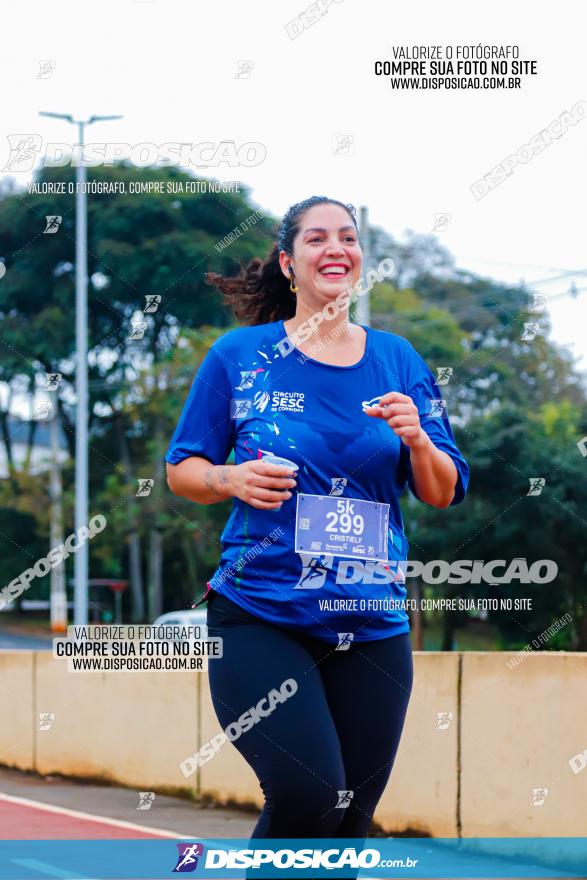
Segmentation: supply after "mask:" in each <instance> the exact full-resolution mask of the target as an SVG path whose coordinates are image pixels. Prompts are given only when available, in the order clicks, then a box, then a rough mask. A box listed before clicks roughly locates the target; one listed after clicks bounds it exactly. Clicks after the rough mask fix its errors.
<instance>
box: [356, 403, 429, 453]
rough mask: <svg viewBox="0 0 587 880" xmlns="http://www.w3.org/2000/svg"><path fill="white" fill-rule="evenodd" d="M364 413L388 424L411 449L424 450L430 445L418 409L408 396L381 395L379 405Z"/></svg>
mask: <svg viewBox="0 0 587 880" xmlns="http://www.w3.org/2000/svg"><path fill="white" fill-rule="evenodd" d="M363 412H365V413H366V414H367V415H368V416H374V417H375V418H377V419H383V420H384V421H385V422H387V424H388V425H389V427H390V428H391V429H392V431H393V432H394V433H395V434H397V436H398V437H399V438H400V440H401V441H402V443H404V444H405V445H406V446H408V447H409V448H410V449H418V448H423V447H424V446H426V445H427V444H428V443H430V438H429V437H428V434H427V433H426V431H424V429H423V428H422V426H421V425H420V416H419V415H418V407H417V406H416V404H415V403H414V401H413V400H412V398H411V397H408V395H407V394H400V392H399V391H388V392H387V394H382V395H381V397H380V399H379V403H378V404H376V405H375V406H366V407H364V409H363Z"/></svg>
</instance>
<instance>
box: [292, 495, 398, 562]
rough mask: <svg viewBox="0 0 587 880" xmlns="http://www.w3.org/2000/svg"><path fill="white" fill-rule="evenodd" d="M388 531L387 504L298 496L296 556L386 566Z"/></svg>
mask: <svg viewBox="0 0 587 880" xmlns="http://www.w3.org/2000/svg"><path fill="white" fill-rule="evenodd" d="M388 527H389V504H381V503H380V502H378V501H364V500H363V499H361V498H340V497H337V496H335V495H307V494H305V493H303V492H299V493H298V496H297V507H296V531H295V552H296V553H312V554H314V553H326V554H328V555H331V556H349V557H351V558H352V559H372V560H375V561H381V562H387V558H388V554H387V535H388Z"/></svg>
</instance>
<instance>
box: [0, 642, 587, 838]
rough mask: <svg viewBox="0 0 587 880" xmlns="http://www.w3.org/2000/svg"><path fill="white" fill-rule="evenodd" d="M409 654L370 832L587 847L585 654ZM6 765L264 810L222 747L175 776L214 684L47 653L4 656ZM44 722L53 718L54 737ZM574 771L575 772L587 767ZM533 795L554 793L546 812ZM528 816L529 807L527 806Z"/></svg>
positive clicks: (195, 739)
mask: <svg viewBox="0 0 587 880" xmlns="http://www.w3.org/2000/svg"><path fill="white" fill-rule="evenodd" d="M513 656H514V655H513V654H507V653H499V652H495V653H484V652H483V653H481V652H479V653H477V652H470V653H464V654H457V653H454V654H448V653H440V652H438V653H436V652H425V653H415V654H414V670H415V679H414V689H413V692H412V698H411V701H410V706H409V709H408V716H407V719H406V726H405V729H404V734H403V737H402V742H401V744H400V749H399V753H398V756H397V759H396V764H395V767H394V769H393V772H392V776H391V779H390V782H389V784H388V787H387V789H386V791H385V793H384V795H383V797H382V799H381V801H380V803H379V806H378V809H377V812H376V814H375V819H376V821H378V822H379V823H380V824H381V825H382V826H383V827H384V829H385V830H386V831H388V832H389V833H392V832H402V831H405V832H411V833H414V832H421V833H425V834H431V835H434V836H436V837H453V836H458V835H459V834H462V836H464V837H474V836H516V837H518V836H527V837H533V836H541V835H544V836H560V837H565V836H573V835H575V836H582V835H584V833H585V827H587V766H585V765H587V755H586V760H585V762H584V764H583V766H585V770H584V771H580V772H577V773H574V772H573V770H572V768H571V766H570V765H569V761H571V759H572V758H573V757H574V756H575V755H578V754H579V753H581V752H583V751H584V750H587V699H586V697H587V654H567V653H564V652H560V653H551V652H549V653H542V654H530V655H529V656H527V657H526V658H525V659H524V660H523V661H522V663H520V664H519V665H517V666H513V667H510V666H508V665H507V661H508V659H509V658H510V657H513ZM0 699H1V703H0V705H1V706H2V710H3V711H2V716H3V719H2V724H1V725H0V763H3V764H6V765H9V766H13V767H18V768H20V769H23V770H31V769H34V770H37V771H38V772H39V773H41V774H49V773H57V772H58V773H62V774H64V775H67V776H74V777H75V776H77V777H92V778H101V779H104V780H105V781H112V782H117V783H121V784H124V785H127V786H131V787H134V788H136V789H137V790H151V789H153V790H158V791H165V790H169V791H173V790H174V789H175V790H178V789H184V790H185V789H190V790H191V791H193V792H194V793H202V794H209V795H213V796H215V797H216V798H218V799H219V800H221V801H227V800H233V801H237V802H242V803H244V802H253V803H255V804H257V805H258V806H261V804H262V794H261V791H260V787H259V784H258V781H257V779H256V777H255V775H254V773H253V771H252V770H251V768H250V767H249V766H248V764H246V762H245V761H244V760H243V758H241V756H240V754H239V752H238V751H237V750H236V748H235V746H233V745H232V744H231V743H225V744H224V745H223V746H222V748H221V750H220V751H219V753H218V754H217V755H215V757H214V758H212V760H210V761H209V762H208V763H206V764H204V765H203V766H202V767H201V768H200V769H199V770H198V771H196V772H194V773H193V774H191V775H190V776H189V777H188V778H186V777H185V776H184V775H183V774H182V772H181V770H180V766H179V765H180V763H181V762H182V761H184V759H186V758H187V757H188V756H189V755H192V754H193V753H194V752H196V751H197V750H198V749H199V748H200V746H201V745H203V744H204V743H205V742H208V741H209V740H211V739H212V737H213V736H214V735H215V734H216V733H218V732H219V731H220V725H219V723H218V721H217V719H216V716H215V714H214V709H213V706H212V702H211V699H210V693H209V687H208V679H207V674H206V673H198V672H164V671H161V672H137V673H127V672H124V673H120V672H113V673H68V672H67V668H66V661H60V660H53V659H52V657H51V654H50V653H49V652H31V651H19V652H10V651H0ZM39 713H52V714H53V715H54V719H53V720H52V722H51V724H50V726H49V728H48V729H46V730H40V729H39ZM581 766H582V762H581V760H578V761H575V768H578V767H581ZM533 789H548V793H547V794H546V796H545V797H544V803H543V804H542V805H539V804H538V802H537V801H539V800H540V797H539V796H535V795H534V793H533ZM533 802H534V803H533Z"/></svg>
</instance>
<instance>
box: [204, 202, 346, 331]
mask: <svg viewBox="0 0 587 880" xmlns="http://www.w3.org/2000/svg"><path fill="white" fill-rule="evenodd" d="M314 205H340V207H341V208H344V209H345V211H347V212H348V214H349V215H350V217H351V219H352V221H353V223H354V225H355V229H357V220H356V213H357V212H356V210H355V208H354V207H353V206H352V205H345V204H344V203H343V202H339V201H338V200H337V199H329V198H327V197H326V196H312V197H311V198H309V199H305V200H304V201H303V202H297V203H296V204H295V205H292V206H291V208H289V210H288V211H287V213H286V214H285V216H284V218H283V220H282V221H281V225H280V227H279V230H278V233H277V242H276V244H275V245H273V248H272V250H271V253H270V254H269V256H268V257H267V259H266V260H265V261H263V260H261V259H260V258H259V257H255V259H254V260H251V262H250V263H249V265H248V266H247V267H246V268H243V269H241V272H240V274H239V275H236V276H235V277H234V278H225V277H223V276H222V275H218V274H217V273H216V272H208V273H207V274H206V283H207V284H212V285H214V286H215V287H218V289H219V290H221V291H222V293H223V294H224V302H225V304H227V305H229V306H231V308H232V310H233V312H234V314H235V317H236V318H237V320H238V321H240V322H241V323H243V324H249V325H254V324H268V323H270V322H272V321H280V320H284V321H285V320H287V319H288V318H292V317H293V316H294V315H295V313H296V298H295V295H294V294H293V293H292V292H291V290H290V289H289V281H288V280H287V278H286V277H285V275H284V274H283V272H282V271H281V266H280V265H279V254H280V252H281V251H285V253H286V254H288V255H289V256H291V255H292V253H293V242H294V239H295V237H296V235H297V233H298V231H299V228H300V221H301V219H302V216H303V214H304V213H305V212H306V211H307V210H308V209H309V208H313V207H314ZM357 232H358V229H357Z"/></svg>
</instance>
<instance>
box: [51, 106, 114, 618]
mask: <svg viewBox="0 0 587 880" xmlns="http://www.w3.org/2000/svg"><path fill="white" fill-rule="evenodd" d="M39 115H40V116H49V117H51V118H52V119H65V121H66V122H71V123H72V124H73V125H77V126H78V132H79V144H80V146H81V155H80V161H79V162H78V164H77V167H76V172H75V178H76V197H75V349H76V367H75V387H76V397H77V405H76V412H75V530H76V532H77V530H78V529H80V528H81V527H82V526H87V524H88V230H87V199H86V192H85V190H86V187H85V183H86V179H87V174H86V166H85V165H84V164H83V153H84V127H85V126H86V125H92V123H93V122H103V121H105V120H110V119H122V116H90V118H89V119H86V120H85V121H81V120H79V119H74V118H73V116H71V115H69V114H66V113H46V112H41V113H40V114H39ZM73 564H74V581H75V594H74V611H73V622H74V624H75V625H76V626H84V625H85V624H87V622H88V542H87V541H84V542H83V543H82V544H81V546H80V548H79V549H78V550H77V552H76V554H75V556H74V560H73Z"/></svg>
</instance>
